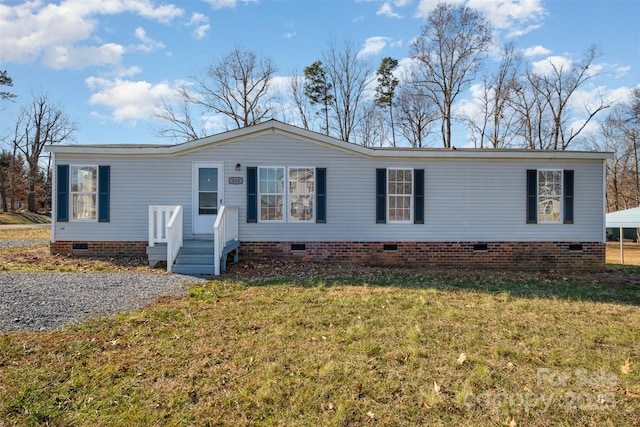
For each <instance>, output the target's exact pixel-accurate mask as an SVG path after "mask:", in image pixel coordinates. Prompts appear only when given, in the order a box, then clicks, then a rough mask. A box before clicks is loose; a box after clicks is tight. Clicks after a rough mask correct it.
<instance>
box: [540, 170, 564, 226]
mask: <svg viewBox="0 0 640 427" xmlns="http://www.w3.org/2000/svg"><path fill="white" fill-rule="evenodd" d="M561 200H562V171H561V170H539V171H538V222H556V223H557V222H560V218H561V216H560V214H561V204H560V201H561Z"/></svg>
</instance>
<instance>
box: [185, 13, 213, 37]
mask: <svg viewBox="0 0 640 427" xmlns="http://www.w3.org/2000/svg"><path fill="white" fill-rule="evenodd" d="M187 27H191V28H194V30H193V31H192V32H191V34H192V35H193V37H194V38H195V39H196V40H200V39H202V38H204V37H205V36H206V35H207V33H208V32H209V30H210V29H211V25H210V24H209V17H208V16H206V15H203V14H202V13H194V14H193V15H191V19H190V20H189V22H188V23H187Z"/></svg>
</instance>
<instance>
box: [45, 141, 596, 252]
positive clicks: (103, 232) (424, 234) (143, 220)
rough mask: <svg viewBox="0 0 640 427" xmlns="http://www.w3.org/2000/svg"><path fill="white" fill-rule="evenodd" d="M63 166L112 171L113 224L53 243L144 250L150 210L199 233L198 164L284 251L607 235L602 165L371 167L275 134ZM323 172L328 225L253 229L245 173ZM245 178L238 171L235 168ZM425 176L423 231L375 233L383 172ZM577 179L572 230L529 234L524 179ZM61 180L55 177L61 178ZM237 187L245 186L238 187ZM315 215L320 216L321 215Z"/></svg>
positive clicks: (393, 227)
mask: <svg viewBox="0 0 640 427" xmlns="http://www.w3.org/2000/svg"><path fill="white" fill-rule="evenodd" d="M55 158H56V163H57V164H72V165H73V164H100V165H110V166H111V186H110V187H111V194H110V197H111V199H110V202H111V203H110V206H111V208H110V214H111V215H110V222H109V223H100V224H97V223H87V222H74V223H56V225H55V226H56V229H55V236H56V240H60V241H63V240H82V241H86V240H125V241H127V240H142V241H144V240H147V233H148V231H147V230H148V224H147V221H148V206H149V205H183V206H184V210H185V212H184V221H185V223H184V230H185V235H189V234H191V232H192V231H191V230H192V224H191V218H192V206H191V205H192V163H193V162H194V161H203V160H210V161H215V162H216V163H221V164H223V165H224V175H223V177H224V178H223V180H224V204H225V205H228V206H238V207H239V208H240V219H239V222H240V229H239V232H240V240H241V241H253V242H264V241H271V242H278V241H296V242H305V241H307V242H309V241H325V242H326V241H329V242H330V241H358V242H380V241H394V242H401V241H432V242H443V241H481V242H485V241H486V242H490V241H572V242H597V241H601V240H602V239H603V235H604V232H603V230H604V207H603V206H604V202H603V195H602V188H603V180H604V177H603V173H604V169H603V162H602V160H598V159H596V160H588V159H586V160H585V159H578V160H571V159H552V158H550V159H528V158H527V155H526V153H525V154H522V155H519V156H518V157H515V158H508V159H482V158H455V157H451V158H446V159H443V158H425V159H419V158H415V157H409V156H406V157H394V158H393V159H392V160H389V159H383V158H376V157H367V156H363V155H360V154H357V153H354V152H351V151H347V150H344V149H338V148H334V147H332V146H329V145H326V144H321V143H315V142H313V141H310V140H307V139H301V138H294V137H292V136H289V135H283V134H281V133H279V132H269V133H263V134H259V135H252V136H251V137H247V138H244V139H236V140H233V141H232V142H228V143H221V144H217V145H213V146H204V147H202V148H200V149H197V150H192V151H188V152H183V153H180V154H177V155H164V156H153V155H149V156H135V155H131V156H107V155H104V156H103V155H74V154H66V153H56V156H55ZM300 159H304V160H303V162H304V163H303V164H304V166H305V167H309V168H311V167H313V168H326V171H327V180H326V192H327V193H326V194H327V195H326V200H327V204H326V218H327V221H326V224H317V223H315V222H314V221H296V222H258V223H247V221H246V213H247V211H246V203H247V185H246V184H247V175H246V167H247V166H261V165H276V166H278V165H282V167H284V166H287V165H300V164H301V160H300ZM237 163H240V164H241V165H242V168H241V170H240V171H236V168H235V166H236V164H237ZM390 167H393V168H404V169H424V173H425V181H424V183H425V191H424V194H425V200H424V206H425V215H424V224H411V223H406V224H405V223H394V224H386V225H385V224H376V168H390ZM527 169H536V170H565V169H570V170H574V171H575V182H574V224H573V225H571V226H566V225H564V224H561V223H558V224H555V223H553V224H548V226H545V227H531V226H527V224H526V218H525V215H526V209H525V203H526V170H527ZM54 170H55V169H54ZM230 177H239V178H242V179H243V180H244V181H243V184H241V185H232V184H230V183H229V178H230ZM314 208H315V206H314Z"/></svg>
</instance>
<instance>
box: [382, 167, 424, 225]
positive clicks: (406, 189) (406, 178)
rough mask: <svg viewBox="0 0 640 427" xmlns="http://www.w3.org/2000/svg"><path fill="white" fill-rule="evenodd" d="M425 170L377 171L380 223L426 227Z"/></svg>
mask: <svg viewBox="0 0 640 427" xmlns="http://www.w3.org/2000/svg"><path fill="white" fill-rule="evenodd" d="M424 177H425V175H424V169H409V168H389V169H376V185H375V188H376V211H375V213H376V223H378V224H386V223H394V224H410V223H413V224H424V209H425V203H424V202H425V199H424V194H425V179H424Z"/></svg>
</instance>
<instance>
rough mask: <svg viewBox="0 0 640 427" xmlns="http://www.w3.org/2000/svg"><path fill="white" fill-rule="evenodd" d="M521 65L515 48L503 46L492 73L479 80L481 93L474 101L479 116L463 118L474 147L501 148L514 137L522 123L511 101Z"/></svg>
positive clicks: (514, 94) (509, 45) (510, 45)
mask: <svg viewBox="0 0 640 427" xmlns="http://www.w3.org/2000/svg"><path fill="white" fill-rule="evenodd" d="M521 63H522V57H521V55H519V54H518V53H517V51H516V49H515V45H513V44H507V45H505V46H504V48H503V51H502V60H501V62H500V65H499V67H498V69H497V71H496V72H495V74H493V75H491V76H489V77H486V78H484V79H483V82H482V87H481V89H482V91H481V94H480V96H479V97H478V98H477V102H478V105H479V107H480V109H479V114H478V116H475V115H473V116H470V117H467V118H466V119H467V123H468V126H469V129H470V130H471V132H472V138H473V140H474V142H475V144H476V147H479V148H487V147H491V148H505V147H509V146H511V144H512V142H513V140H514V139H515V138H516V137H517V134H518V132H519V130H520V127H521V126H522V121H521V120H519V117H518V116H517V114H516V109H515V108H514V103H513V101H512V100H513V99H514V98H516V96H517V93H516V90H517V89H518V88H519V83H518V78H519V72H520V65H521Z"/></svg>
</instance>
